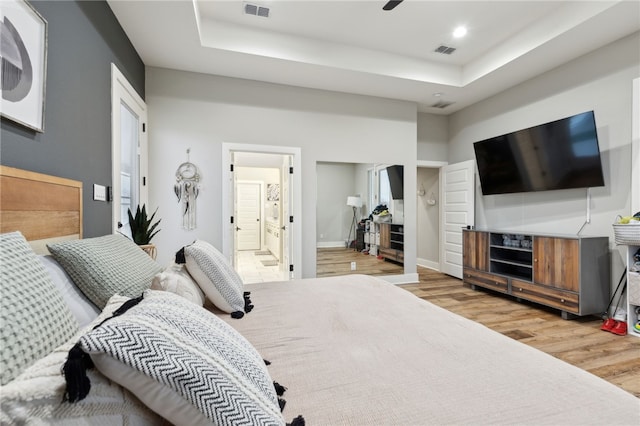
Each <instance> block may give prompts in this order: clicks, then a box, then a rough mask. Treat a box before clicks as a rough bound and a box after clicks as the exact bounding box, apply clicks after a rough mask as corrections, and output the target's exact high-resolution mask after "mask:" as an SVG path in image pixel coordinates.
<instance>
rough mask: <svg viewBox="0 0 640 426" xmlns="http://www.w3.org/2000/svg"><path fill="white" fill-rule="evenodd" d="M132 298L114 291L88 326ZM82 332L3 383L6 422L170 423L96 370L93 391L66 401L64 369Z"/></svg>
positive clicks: (1, 419)
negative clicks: (101, 310) (100, 312)
mask: <svg viewBox="0 0 640 426" xmlns="http://www.w3.org/2000/svg"><path fill="white" fill-rule="evenodd" d="M127 300H128V298H126V297H122V296H118V295H115V296H113V297H112V298H111V300H109V302H108V304H107V306H106V307H105V309H104V311H103V312H102V314H100V316H98V317H97V319H94V322H93V323H91V325H90V326H89V327H87V328H86V330H90V329H91V328H92V326H93V325H97V324H98V323H100V322H101V321H102V320H103V319H105V318H108V317H110V316H111V314H112V312H113V310H115V309H116V308H118V307H120V306H121V305H122V304H123V303H124V302H126V301H127ZM79 337H80V334H77V335H76V336H74V337H72V338H71V339H69V340H68V341H67V342H65V343H63V344H62V345H61V346H59V347H57V348H56V349H55V350H54V351H53V352H51V353H50V354H49V355H47V356H46V357H44V358H42V359H40V360H38V361H37V362H36V363H35V364H33V365H32V366H31V367H29V368H27V369H26V370H25V371H24V372H23V373H22V374H20V375H19V376H18V377H16V378H15V379H14V380H12V381H11V382H9V383H8V384H7V385H5V386H2V387H1V388H0V393H1V394H2V404H1V405H0V424H3V425H4V424H47V425H51V424H56V425H82V424H119V425H125V424H126V425H149V424H156V425H158V424H163V423H165V424H168V422H165V421H164V420H163V419H162V418H161V417H160V416H158V415H157V414H156V413H154V412H153V411H151V410H150V409H148V408H147V407H146V406H145V405H144V404H143V403H142V402H140V400H138V398H136V397H135V396H134V395H133V394H132V393H131V392H129V391H128V390H126V389H125V388H123V387H122V386H119V385H118V384H116V383H113V382H112V381H111V380H109V379H108V378H106V377H105V376H103V375H102V374H101V373H100V372H98V371H97V370H95V369H93V370H90V371H88V376H89V379H90V380H91V390H92V392H91V394H90V395H89V396H88V397H87V398H85V399H84V400H82V401H80V402H79V403H74V404H71V403H69V402H62V401H63V395H64V391H65V386H66V384H65V380H64V377H63V376H62V375H61V374H60V371H61V369H62V366H63V364H64V362H65V360H66V359H67V354H68V352H69V350H70V349H71V348H72V347H73V345H74V344H75V343H76V342H77V341H78V338H79Z"/></svg>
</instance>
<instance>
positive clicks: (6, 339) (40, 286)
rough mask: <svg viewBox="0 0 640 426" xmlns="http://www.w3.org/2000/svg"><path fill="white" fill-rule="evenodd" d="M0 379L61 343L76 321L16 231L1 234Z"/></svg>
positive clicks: (74, 329) (75, 328)
mask: <svg viewBox="0 0 640 426" xmlns="http://www.w3.org/2000/svg"><path fill="white" fill-rule="evenodd" d="M0 259H2V260H1V262H2V263H1V265H0V286H1V288H0V294H1V297H0V350H1V359H0V365H1V366H2V368H1V369H0V370H1V371H0V384H5V383H7V382H9V381H10V380H12V379H13V378H14V377H16V376H17V375H18V374H20V373H21V372H22V371H23V370H24V369H26V368H27V367H29V366H30V365H32V364H33V363H34V362H35V361H36V360H38V359H40V358H42V357H43V356H45V355H47V354H48V353H49V352H51V351H52V350H54V349H55V348H56V347H58V346H59V345H61V344H62V343H64V342H65V341H66V340H68V339H69V338H70V337H71V336H73V335H74V334H75V333H76V332H77V331H78V323H77V322H76V320H75V319H74V318H73V315H72V314H71V311H70V310H69V308H68V307H67V305H66V304H65V302H64V301H63V300H62V296H61V295H60V292H59V291H58V290H57V289H56V288H55V286H54V285H53V282H51V278H50V277H49V274H48V273H47V271H46V270H45V268H44V266H42V263H41V262H40V260H38V256H37V255H36V254H35V253H34V252H33V250H32V249H31V247H30V246H29V243H27V241H26V240H25V238H24V236H23V235H22V234H21V233H20V232H11V233H7V234H2V235H0Z"/></svg>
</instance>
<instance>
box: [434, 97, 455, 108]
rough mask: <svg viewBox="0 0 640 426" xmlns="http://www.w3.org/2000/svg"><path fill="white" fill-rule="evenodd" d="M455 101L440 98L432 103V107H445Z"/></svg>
mask: <svg viewBox="0 0 640 426" xmlns="http://www.w3.org/2000/svg"><path fill="white" fill-rule="evenodd" d="M454 103H455V102H451V101H445V100H443V99H440V100H438V101H437V102H436V103H435V104H433V105H431V107H432V108H440V109H445V108H446V107H448V106H449V105H453V104H454Z"/></svg>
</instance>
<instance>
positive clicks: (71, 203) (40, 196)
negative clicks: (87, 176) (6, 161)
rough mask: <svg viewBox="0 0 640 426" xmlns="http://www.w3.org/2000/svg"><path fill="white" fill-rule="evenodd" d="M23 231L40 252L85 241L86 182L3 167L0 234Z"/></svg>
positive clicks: (0, 197)
mask: <svg viewBox="0 0 640 426" xmlns="http://www.w3.org/2000/svg"><path fill="white" fill-rule="evenodd" d="M12 231H20V232H22V234H23V235H24V236H25V238H26V239H27V240H29V241H30V242H31V244H32V246H33V247H34V250H36V252H38V253H46V244H47V243H49V242H53V241H60V240H66V239H77V238H82V182H79V181H76V180H71V179H65V178H60V177H56V176H50V175H45V174H42V173H36V172H30V171H27V170H21V169H15V168H12V167H6V166H0V232H2V233H5V232H12Z"/></svg>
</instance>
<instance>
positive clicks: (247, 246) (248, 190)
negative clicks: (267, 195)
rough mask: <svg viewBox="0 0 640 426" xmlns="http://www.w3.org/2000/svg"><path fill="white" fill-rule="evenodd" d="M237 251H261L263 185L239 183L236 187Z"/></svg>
mask: <svg viewBox="0 0 640 426" xmlns="http://www.w3.org/2000/svg"><path fill="white" fill-rule="evenodd" d="M236 199H237V208H236V209H237V213H236V218H237V223H236V234H237V235H236V238H237V240H236V241H237V244H236V249H237V250H260V248H261V238H260V235H261V224H262V220H261V206H262V185H261V184H260V183H259V182H238V183H237V186H236Z"/></svg>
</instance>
